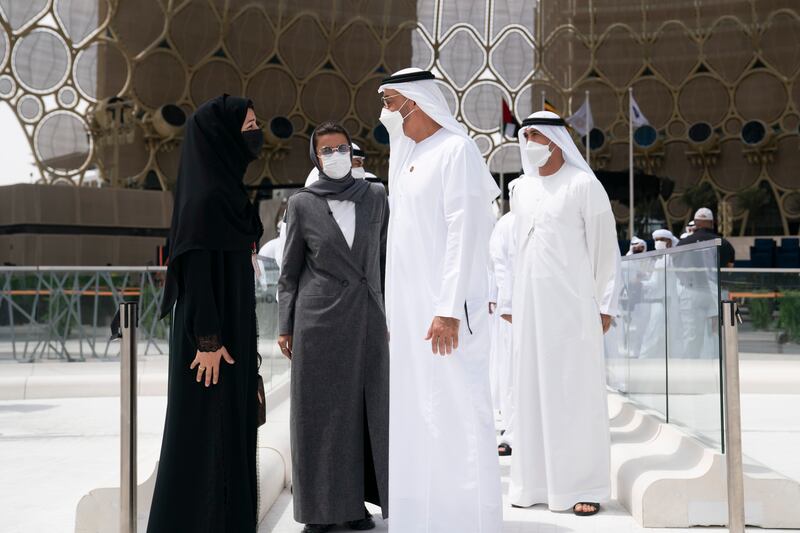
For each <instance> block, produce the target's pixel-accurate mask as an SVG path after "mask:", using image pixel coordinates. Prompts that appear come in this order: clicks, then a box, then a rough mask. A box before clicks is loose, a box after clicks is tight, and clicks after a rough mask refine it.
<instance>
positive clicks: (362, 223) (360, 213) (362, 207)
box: [309, 180, 371, 275]
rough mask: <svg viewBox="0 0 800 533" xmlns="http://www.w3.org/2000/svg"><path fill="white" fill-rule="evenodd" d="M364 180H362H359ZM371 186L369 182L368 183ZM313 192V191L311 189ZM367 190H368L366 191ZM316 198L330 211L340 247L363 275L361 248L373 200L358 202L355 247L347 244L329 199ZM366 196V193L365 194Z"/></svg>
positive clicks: (326, 210) (329, 215) (352, 264)
mask: <svg viewBox="0 0 800 533" xmlns="http://www.w3.org/2000/svg"><path fill="white" fill-rule="evenodd" d="M359 181H362V180H359ZM367 185H368V187H367V188H369V184H367ZM309 192H311V191H309ZM365 192H366V191H365ZM314 196H316V199H317V200H318V201H319V203H320V204H321V205H320V209H324V210H325V212H327V213H328V220H329V221H330V224H331V227H332V231H333V232H334V233H336V235H337V239H336V240H337V241H339V245H340V248H342V249H343V252H344V254H343V255H344V256H345V257H347V259H348V261H349V262H350V263H351V266H353V267H354V268H355V269H356V270H358V271H359V272H360V273H361V274H362V275H363V274H364V268H363V266H362V265H361V264H360V263H359V259H360V257H361V256H360V252H361V248H362V247H363V243H364V241H365V239H366V238H367V235H366V232H367V231H369V226H370V220H369V215H370V213H369V210H370V207H371V206H370V203H371V202H356V203H355V205H356V228H355V231H354V233H353V247H352V248H351V247H350V246H348V245H347V239H345V237H344V233H342V228H340V227H339V224H338V223H337V222H336V219H334V218H333V212H332V211H331V208H330V206H328V202H327V199H326V198H324V197H322V196H318V195H314ZM365 196H366V195H365Z"/></svg>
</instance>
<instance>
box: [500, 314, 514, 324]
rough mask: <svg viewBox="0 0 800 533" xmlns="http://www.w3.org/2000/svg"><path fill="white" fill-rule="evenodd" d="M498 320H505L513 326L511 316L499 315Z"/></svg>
mask: <svg viewBox="0 0 800 533" xmlns="http://www.w3.org/2000/svg"><path fill="white" fill-rule="evenodd" d="M500 318H502V319H503V320H505V321H506V322H508V323H509V324H513V322H511V315H500Z"/></svg>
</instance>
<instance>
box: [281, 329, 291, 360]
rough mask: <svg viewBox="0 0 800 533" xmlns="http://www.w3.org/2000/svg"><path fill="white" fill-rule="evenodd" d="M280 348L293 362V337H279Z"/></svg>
mask: <svg viewBox="0 0 800 533" xmlns="http://www.w3.org/2000/svg"><path fill="white" fill-rule="evenodd" d="M278 346H279V347H280V349H281V353H282V354H283V355H285V356H286V358H287V359H289V360H290V361H291V359H292V336H291V335H278Z"/></svg>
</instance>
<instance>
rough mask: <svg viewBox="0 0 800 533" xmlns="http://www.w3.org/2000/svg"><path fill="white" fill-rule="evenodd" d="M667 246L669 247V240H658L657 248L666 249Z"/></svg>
mask: <svg viewBox="0 0 800 533" xmlns="http://www.w3.org/2000/svg"><path fill="white" fill-rule="evenodd" d="M667 248H669V246H667V241H656V250H666V249H667Z"/></svg>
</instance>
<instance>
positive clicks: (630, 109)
mask: <svg viewBox="0 0 800 533" xmlns="http://www.w3.org/2000/svg"><path fill="white" fill-rule="evenodd" d="M628 205H629V206H630V208H629V217H628V239H633V216H634V214H633V213H634V211H633V87H628Z"/></svg>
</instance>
